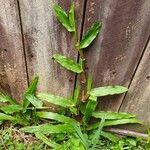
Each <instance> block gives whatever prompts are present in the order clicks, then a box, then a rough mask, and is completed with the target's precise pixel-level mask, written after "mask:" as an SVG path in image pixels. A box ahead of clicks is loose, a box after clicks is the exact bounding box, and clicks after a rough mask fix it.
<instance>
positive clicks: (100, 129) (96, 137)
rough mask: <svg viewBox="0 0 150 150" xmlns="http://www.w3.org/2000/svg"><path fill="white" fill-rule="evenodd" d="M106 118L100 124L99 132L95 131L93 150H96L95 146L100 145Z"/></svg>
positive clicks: (92, 143) (92, 142)
mask: <svg viewBox="0 0 150 150" xmlns="http://www.w3.org/2000/svg"><path fill="white" fill-rule="evenodd" d="M104 123H105V118H102V120H101V122H100V123H99V126H98V130H96V131H95V134H94V136H93V139H92V141H91V145H92V150H95V146H96V145H97V144H98V143H99V138H100V135H101V131H102V129H103V127H104Z"/></svg>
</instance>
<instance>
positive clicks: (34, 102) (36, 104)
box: [26, 94, 43, 108]
mask: <svg viewBox="0 0 150 150" xmlns="http://www.w3.org/2000/svg"><path fill="white" fill-rule="evenodd" d="M26 99H27V100H28V101H29V102H30V103H31V104H32V105H33V106H34V107H36V108H41V107H42V106H43V102H42V101H40V100H39V99H37V98H36V97H35V96H34V95H30V94H29V95H27V96H26Z"/></svg>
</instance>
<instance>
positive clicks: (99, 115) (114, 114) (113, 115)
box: [92, 111, 135, 120]
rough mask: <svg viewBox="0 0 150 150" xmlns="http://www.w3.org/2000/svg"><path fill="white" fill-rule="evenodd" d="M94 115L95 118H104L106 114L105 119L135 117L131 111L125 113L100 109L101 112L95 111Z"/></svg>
mask: <svg viewBox="0 0 150 150" xmlns="http://www.w3.org/2000/svg"><path fill="white" fill-rule="evenodd" d="M92 116H93V117H94V118H103V117H104V116H105V119H106V120H107V119H128V118H134V117H135V115H132V114H129V113H124V112H111V111H108V112H105V111H100V112H93V113H92Z"/></svg>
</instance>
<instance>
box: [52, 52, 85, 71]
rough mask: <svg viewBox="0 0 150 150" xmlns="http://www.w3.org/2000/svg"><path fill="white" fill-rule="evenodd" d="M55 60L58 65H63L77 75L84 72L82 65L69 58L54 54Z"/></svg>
mask: <svg viewBox="0 0 150 150" xmlns="http://www.w3.org/2000/svg"><path fill="white" fill-rule="evenodd" d="M53 58H54V59H55V61H57V63H59V64H60V65H62V66H63V67H64V68H66V69H67V70H70V71H73V72H75V73H81V72H83V69H82V67H81V65H80V64H78V63H76V62H75V61H74V60H72V59H70V58H67V57H65V56H63V55H60V54H54V55H53Z"/></svg>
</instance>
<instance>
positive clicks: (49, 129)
mask: <svg viewBox="0 0 150 150" xmlns="http://www.w3.org/2000/svg"><path fill="white" fill-rule="evenodd" d="M20 131H23V132H28V133H36V132H40V133H43V134H56V133H73V132H75V130H74V128H73V127H72V126H71V125H69V124H57V125H52V124H44V125H38V126H29V127H24V128H21V129H20Z"/></svg>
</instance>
